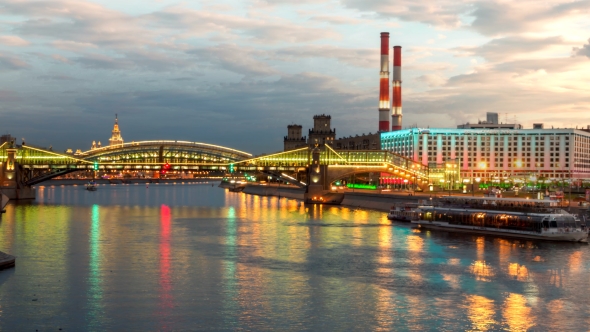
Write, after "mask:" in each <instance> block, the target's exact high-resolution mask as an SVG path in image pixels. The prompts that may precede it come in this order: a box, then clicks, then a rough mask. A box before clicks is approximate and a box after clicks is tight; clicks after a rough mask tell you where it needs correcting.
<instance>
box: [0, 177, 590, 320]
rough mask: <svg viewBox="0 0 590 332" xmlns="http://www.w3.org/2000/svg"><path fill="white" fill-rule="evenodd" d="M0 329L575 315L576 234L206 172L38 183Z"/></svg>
mask: <svg viewBox="0 0 590 332" xmlns="http://www.w3.org/2000/svg"><path fill="white" fill-rule="evenodd" d="M0 250H1V251H4V252H8V253H11V254H13V255H15V256H17V262H16V267H15V268H14V269H8V270H3V271H0V331H34V330H39V331H48V330H50V331H57V330H58V329H59V328H61V329H62V330H63V331H106V330H109V331H155V330H162V331H172V330H174V331H177V330H180V331H184V330H219V331H223V330H236V329H241V330H256V331H262V330H281V331H294V330H311V331H328V330H334V331H350V330H358V331H369V330H388V331H391V330H397V331H403V330H414V331H415V330H437V331H445V330H446V331H458V330H481V331H485V330H494V331H497V330H513V331H518V330H527V329H531V330H541V331H544V330H547V331H549V330H552V331H568V330H572V331H574V330H576V331H577V330H588V329H589V327H590V292H589V291H590V274H589V272H590V263H589V261H588V255H589V254H590V249H589V246H588V245H584V244H572V243H544V242H534V241H518V240H507V239H501V238H495V237H485V236H475V235H474V236H471V235H459V234H450V233H445V232H434V231H432V232H430V231H419V230H415V229H413V228H412V227H410V225H408V224H404V223H393V224H392V223H390V222H389V221H388V220H387V219H386V214H385V213H381V212H374V211H366V210H358V209H357V210H355V209H349V208H346V207H331V206H305V205H303V204H302V203H301V202H298V201H296V200H291V199H286V198H281V199H278V198H276V197H259V196H251V195H246V194H243V193H230V192H227V191H225V190H222V189H220V188H217V185H215V187H212V186H211V184H180V183H177V184H176V185H173V184H168V185H165V184H159V185H156V184H151V185H150V187H149V188H146V186H145V185H103V186H100V187H99V189H98V191H96V192H87V191H85V190H84V188H83V187H80V186H78V187H41V188H38V193H37V200H36V201H35V202H33V203H26V204H17V205H9V206H8V207H7V213H5V214H3V215H2V216H1V217H0Z"/></svg>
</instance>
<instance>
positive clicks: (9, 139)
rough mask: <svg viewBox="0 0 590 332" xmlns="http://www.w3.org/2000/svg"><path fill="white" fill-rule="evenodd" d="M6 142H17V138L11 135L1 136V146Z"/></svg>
mask: <svg viewBox="0 0 590 332" xmlns="http://www.w3.org/2000/svg"><path fill="white" fill-rule="evenodd" d="M6 142H16V138H14V137H12V136H10V134H6V135H2V136H0V145H2V144H4V143H6Z"/></svg>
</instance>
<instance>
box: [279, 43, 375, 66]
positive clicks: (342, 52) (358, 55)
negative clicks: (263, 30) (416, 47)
mask: <svg viewBox="0 0 590 332" xmlns="http://www.w3.org/2000/svg"><path fill="white" fill-rule="evenodd" d="M273 58H275V59H278V60H282V61H292V62H295V61H297V60H300V59H302V58H328V59H336V60H338V61H340V62H343V63H346V64H349V65H352V66H356V67H363V68H374V67H375V64H376V63H379V49H378V48H374V49H366V48H345V47H338V46H331V45H305V46H296V47H285V48H280V49H277V50H275V52H274V54H273Z"/></svg>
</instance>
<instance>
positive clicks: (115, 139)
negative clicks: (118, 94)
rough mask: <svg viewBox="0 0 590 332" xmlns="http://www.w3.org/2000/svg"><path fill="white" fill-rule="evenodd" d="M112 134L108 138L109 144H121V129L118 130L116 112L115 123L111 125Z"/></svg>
mask: <svg viewBox="0 0 590 332" xmlns="http://www.w3.org/2000/svg"><path fill="white" fill-rule="evenodd" d="M112 133H113V134H112V136H111V138H109V146H113V145H121V144H123V137H121V131H120V130H119V120H118V119H117V114H115V125H114V126H113V131H112Z"/></svg>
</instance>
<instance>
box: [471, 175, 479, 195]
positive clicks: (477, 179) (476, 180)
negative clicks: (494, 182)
mask: <svg viewBox="0 0 590 332" xmlns="http://www.w3.org/2000/svg"><path fill="white" fill-rule="evenodd" d="M479 181H481V179H480V178H475V182H477V188H478V189H479ZM471 185H473V183H471ZM473 196H475V190H473Z"/></svg>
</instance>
